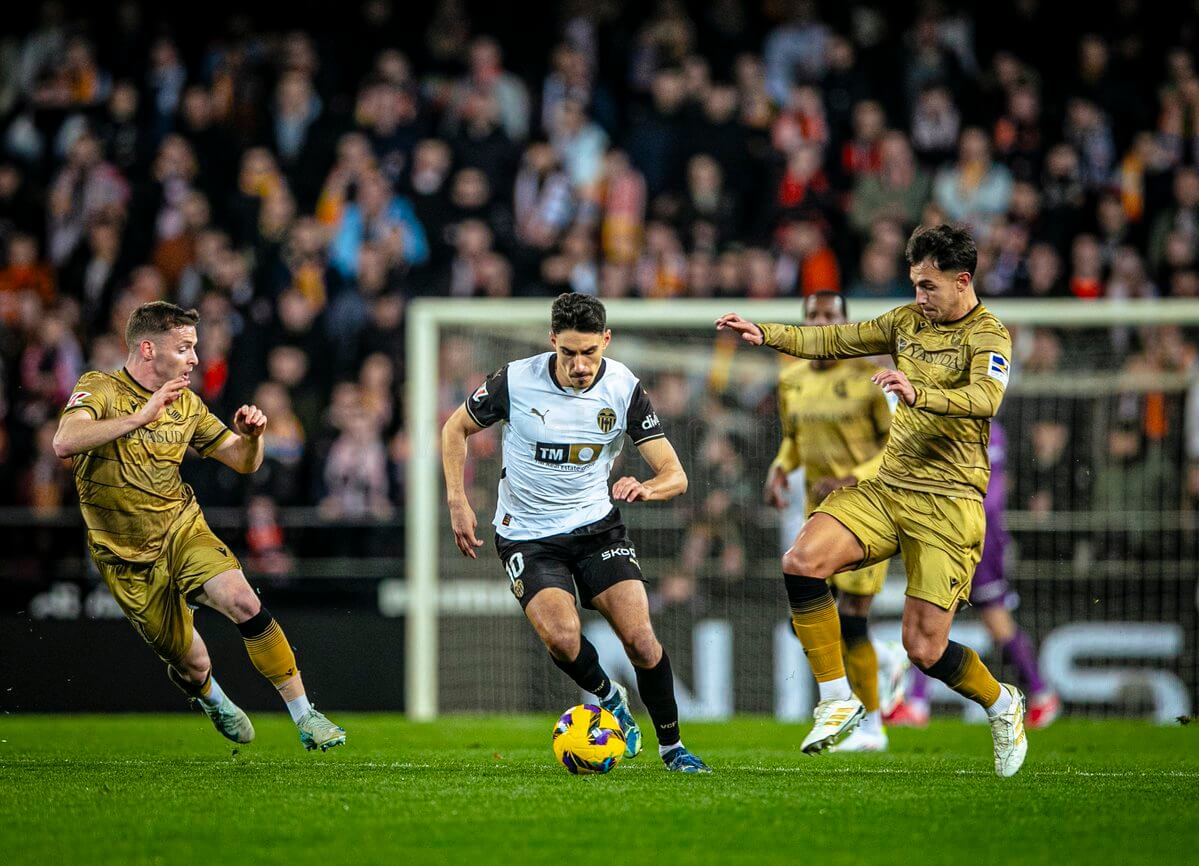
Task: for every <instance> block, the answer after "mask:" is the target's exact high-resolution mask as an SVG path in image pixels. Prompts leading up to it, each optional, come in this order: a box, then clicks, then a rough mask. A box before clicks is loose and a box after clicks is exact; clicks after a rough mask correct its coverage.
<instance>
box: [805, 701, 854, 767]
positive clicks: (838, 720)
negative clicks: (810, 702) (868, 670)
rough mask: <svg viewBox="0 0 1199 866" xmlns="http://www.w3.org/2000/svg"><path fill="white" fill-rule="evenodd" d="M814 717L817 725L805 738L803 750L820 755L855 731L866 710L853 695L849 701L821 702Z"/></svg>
mask: <svg viewBox="0 0 1199 866" xmlns="http://www.w3.org/2000/svg"><path fill="white" fill-rule="evenodd" d="M812 715H813V716H814V717H815V718H816V724H814V725H813V726H812V730H810V731H809V732H808V735H807V736H806V737H804V740H803V745H802V746H801V748H802V749H803V750H804V752H805V753H806V754H809V755H818V754H820V753H821V752H823V751H824V750H825V749H827V748H828V747H829V746H831V745H833V744H834V743H836V742H837V740H839V739H841V738H842V737H844V736H845V735H846V734H848V733H850V732H851V731H853V729H854V728H856V727H857V726H858V722H860V721H862V717H863V716H865V715H866V708H865V707H863V706H862V702H861V701H859V700H858V699H857V698H855V697H853V696H852V695H851V696H850V697H849V699H848V700H843V701H841V700H834V699H830V700H827V701H821V702H820V703H818V704H817V705H816V709H815V711H814V712H813V713H812Z"/></svg>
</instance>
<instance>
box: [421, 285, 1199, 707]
mask: <svg viewBox="0 0 1199 866" xmlns="http://www.w3.org/2000/svg"><path fill="white" fill-rule="evenodd" d="M550 302H551V299H549V298H536V299H503V300H501V299H471V300H458V299H426V298H422V299H417V300H414V301H413V302H412V303H411V304H410V305H409V307H408V310H407V325H406V336H407V339H406V377H407V381H406V403H407V406H406V413H407V425H408V431H409V444H410V456H409V460H408V465H407V486H406V496H405V508H406V514H405V518H406V519H405V527H406V529H405V531H406V539H405V541H406V545H405V547H406V561H405V580H404V582H403V585H402V588H401V590H400V591H399V593H398V596H397V598H398V599H399V601H398V602H397V605H398V606H397V610H400V611H401V612H402V614H403V615H404V616H405V642H406V647H405V694H406V706H407V713H408V715H409V717H410V718H412V719H414V720H420V721H427V720H431V719H434V718H436V717H437V715H438V713H439V709H440V705H441V701H440V700H439V688H440V686H439V665H440V660H439V651H438V647H439V627H438V625H439V616H440V614H441V611H442V606H443V605H442V604H441V602H440V601H439V594H440V593H439V590H440V586H441V578H442V575H441V574H440V570H441V554H442V551H443V550H444V548H443V545H446V544H450V543H451V539H450V538H449V536H448V535H446V537H445V538H443V537H442V535H444V534H445V532H444V529H443V524H442V519H443V518H442V512H443V511H444V510H445V502H444V492H443V491H444V487H443V483H442V480H441V462H440V430H439V425H438V421H439V411H441V407H439V404H438V396H439V388H440V380H441V371H440V370H439V363H440V358H439V354H440V349H441V345H442V339H443V334H444V332H445V331H446V330H447V329H449V328H453V329H459V330H465V331H469V332H470V333H471V334H474V335H476V336H475V339H476V340H477V341H487V340H495V339H497V338H500V337H503V336H504V335H506V334H512V333H515V332H524V333H526V334H528V335H535V334H537V333H538V332H540V334H541V335H547V334H548V330H549V305H550ZM849 303H850V314H851V318H852V319H853V320H854V321H861V320H865V319H869V318H873V317H876V316H878V315H881V314H882V313H884V312H886V311H887V310H889V309H892V308H894V307H895V306H896V305H897V303H896V302H895V301H890V300H865V299H855V298H850V299H849ZM985 303H986V305H987V307H988V308H989V309H991V310H992V311H993V312H994V313H995V314H996V315H997V316H998V317H999V318H1000V319H1001V320H1002V321H1003V322H1004V323H1005V324H1007V325H1009V326H1036V327H1045V328H1054V329H1083V328H1087V329H1110V328H1121V327H1139V326H1154V325H1181V326H1185V327H1191V326H1195V325H1199V302H1196V301H1191V300H1184V299H1168V300H1157V301H1147V300H1137V301H1129V300H1116V301H1089V302H1088V301H1074V300H1050V301H1029V300H994V299H987V300H986V301H985ZM605 307H606V308H607V313H608V322H609V324H610V325H611V327H613V328H614V329H616V330H617V332H618V334H617V337H618V339H619V338H620V337H622V336H623V335H624V334H627V333H629V332H639V333H640V334H641V335H642V337H644V336H645V334H646V333H648V332H654V331H663V332H668V333H673V332H679V331H687V332H690V334H691V339H693V341H694V343H695V345H696V346H699V345H701V344H703V343H704V342H705V339H706V340H707V345H709V346H710V345H711V340H710V337H711V333H714V332H713V331H712V326H713V323H714V321H715V319H716V318H718V317H719V316H720V315H722V314H724V313H726V312H730V311H733V312H737V313H739V314H741V315H743V316H745V317H746V318H750V319H752V320H754V321H781V322H798V321H799V320H800V319H801V317H802V306H801V304H800V303H799V301H798V300H796V299H788V300H772V301H748V300H744V299H720V300H713V299H703V300H699V299H685V300H665V301H650V300H634V299H616V300H609V301H606V302H605ZM705 331H708V332H711V333H709V334H708V337H707V338H705V336H704V332H705ZM536 345H540V346H541V347H543V348H548V346H546V340H545V339H541V340H540V344H537V343H530V346H531V347H532V346H536ZM538 350H539V349H538V348H531V349H530V351H528V352H526V353H525V354H531V353H532V352H533V351H538ZM657 350H658V351H659V352H668V351H670V347H669V346H666V347H663V346H660V345H658V346H657ZM645 351H647V352H648V351H651V349H650V347H649V346H648V345H646V347H645ZM617 355H618V357H619V356H620V355H619V353H617ZM513 357H514V358H515V357H519V356H518V355H514V356H513ZM509 360H510V359H509ZM678 362H679V363H680V364H682V363H685V362H686V359H685V358H682V359H678ZM633 368H634V372H637V366H636V364H635V363H633ZM1017 372H1018V371H1017ZM1080 372H1081V371H1080ZM1150 384H1152V383H1150ZM1066 387H1069V383H1066ZM478 517H479V522H480V525H481V526H483V527H484V529H486V524H487V523H488V522H489V521H490V514H488V513H484V512H480V513H479V514H478ZM486 555H487V554H486V552H485V551H484V552H481V557H485V556H486ZM513 605H514V603H513Z"/></svg>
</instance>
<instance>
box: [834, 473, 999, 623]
mask: <svg viewBox="0 0 1199 866" xmlns="http://www.w3.org/2000/svg"><path fill="white" fill-rule="evenodd" d="M815 511H817V512H823V513H824V514H827V515H829V516H830V517H832V518H834V519H836V520H837V522H839V523H841V524H842V525H843V526H845V528H846V529H848V530H849V531H850V532H852V533H853V534H854V535H855V536H856V537H857V539H858V541H859V542H860V543H861V545H862V549H863V550H865V551H866V556H865V558H864V559H863V560H862V563H861V565H859V566H858V569H864V568H866V567H867V566H872V565H876V564H878V563H883V562H885V561H886V560H888V559H890V558H891V557H892V556H894V555H895V554H896V553H897V552H898V553H900V554H902V556H903V565H904V569H905V570H906V571H907V575H908V589H907V594H908V595H910V596H911V597H913V598H922V599H924V600H925V601H929V602H932V603H933V604H935V605H936V606H937V607H940V608H944V609H945V610H952V609H953V608H954V607H955V606H956V605H957V603H958V602H959V601H961V600H962V599H964V598H968V597H969V595H970V581H971V580H972V579H973V578H974V569H975V568H976V567H977V566H978V561H979V559H980V558H981V557H982V551H983V536H984V534H985V532H986V518H985V517H984V515H983V504H982V502H981V501H979V500H977V499H968V498H966V497H962V496H948V495H945V494H940V493H924V492H922V491H919V490H905V489H902V488H899V487H892V486H891V485H889V484H884V483H883V482H882V481H879V480H878V479H877V478H870V479H867V480H865V481H862V482H861V483H859V484H858V485H857V486H856V487H842V488H841V489H839V490H835V491H833V492H832V493H831V494H829V497H828V498H827V499H825V500H824V502H822V503H821V504H820V505H819V506H818V507H817V508H816V509H815ZM851 573H852V572H851ZM837 577H841V575H837ZM835 579H836V578H834V580H835ZM850 591H851V592H852V591H853V590H850Z"/></svg>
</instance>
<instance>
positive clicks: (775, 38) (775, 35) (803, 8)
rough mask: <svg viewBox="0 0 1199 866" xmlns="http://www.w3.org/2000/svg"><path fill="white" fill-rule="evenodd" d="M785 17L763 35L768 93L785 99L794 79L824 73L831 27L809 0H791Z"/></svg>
mask: <svg viewBox="0 0 1199 866" xmlns="http://www.w3.org/2000/svg"><path fill="white" fill-rule="evenodd" d="M785 5H786V6H787V7H788V14H787V19H786V20H785V21H784V22H782V23H781V24H779V26H778V27H776V28H775V29H774V30H772V31H771V32H770V35H769V36H767V38H766V44H765V46H764V48H763V57H764V58H765V62H766V83H767V87H768V88H769V91H770V96H771V98H772V99H774V101H775V102H776V103H778V104H780V105H781V104H783V103H784V102H786V101H787V94H788V93H789V92H790V89H791V85H792V84H794V83H795V82H796V81H819V80H820V79H821V78H822V77H823V76H824V69H825V63H826V60H827V57H828V52H827V50H826V49H827V45H828V41H829V37H830V30H829V27H828V25H827V24H825V23H824V22H823V21H821V20H820V19H819V18H818V17H817V14H816V4H815V3H812V2H810V0H790V2H788V3H787V4H785Z"/></svg>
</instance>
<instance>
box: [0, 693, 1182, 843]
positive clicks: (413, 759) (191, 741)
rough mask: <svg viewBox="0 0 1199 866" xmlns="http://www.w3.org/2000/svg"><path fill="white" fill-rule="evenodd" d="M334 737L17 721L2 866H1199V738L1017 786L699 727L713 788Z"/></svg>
mask: <svg viewBox="0 0 1199 866" xmlns="http://www.w3.org/2000/svg"><path fill="white" fill-rule="evenodd" d="M333 715H334V717H335V718H337V719H339V720H340V721H342V722H343V724H345V725H346V727H347V728H348V729H349V744H348V745H347V746H345V747H343V748H339V749H335V750H333V751H331V752H329V753H327V754H320V753H305V752H303V751H302V749H301V748H300V746H299V743H298V741H297V740H296V736H295V731H294V729H293V728H292V726H291V725H290V723H289V722H288V721H287V720H286V718H285V717H282V716H270V715H259V716H258V717H257V718H256V719H255V722H256V725H257V727H258V740H257V741H256V742H255V743H254V744H252V745H251V746H248V747H243V748H241V749H240V750H239V751H237V753H236V754H235V753H234V750H233V748H232V747H231V746H230V745H226V743H225V741H224V740H222V739H220V738H219V737H218V736H217V735H216V733H215V732H213V731H212V730H211V729H210V728H208V722H207V720H206V719H204V718H203V716H201V715H199V714H198V713H197V714H195V715H186V716H185V715H178V716H132V715H131V716H76V717H22V716H5V717H2V718H0V740H2V741H3V742H0V840H3V846H2V849H0V858H2V861H0V862H3V863H4V866H11V864H14V863H38V864H40V866H51V864H58V863H122V864H126V863H164V864H180V863H206V864H213V863H221V864H226V863H227V864H243V863H245V864H256V863H286V864H292V866H294V864H300V863H321V864H334V863H402V864H415V863H477V864H494V863H521V864H539V863H554V864H562V863H564V862H569V861H570V860H581V861H584V862H589V863H598V864H607V863H612V864H617V866H626V864H642V863H645V864H650V863H653V864H675V863H743V864H769V863H788V864H820V866H832V864H860V863H884V864H906V863H915V864H921V866H933V864H942V863H944V864H955V866H956V864H961V863H970V862H974V863H978V862H985V863H1019V864H1021V866H1028V864H1041V863H1045V864H1050V863H1052V864H1055V866H1056V864H1063V863H1119V864H1136V863H1152V864H1155V866H1162V864H1175V863H1186V862H1190V863H1194V862H1199V724H1194V725H1189V726H1172V727H1164V728H1162V727H1153V726H1151V725H1148V724H1143V723H1133V722H1105V723H1102V722H1092V723H1088V722H1069V721H1066V722H1059V723H1058V724H1057V725H1055V726H1054V727H1052V728H1050V729H1048V730H1046V731H1034V732H1033V733H1032V736H1031V741H1030V742H1031V748H1030V752H1029V757H1028V762H1027V763H1026V764H1025V766H1024V769H1023V770H1022V771H1021V773H1020V774H1019V775H1018V776H1016V777H1015V778H1013V779H1008V780H1001V779H998V778H996V777H995V776H994V775H993V773H992V770H991V744H990V736H989V732H988V730H987V728H986V727H985V726H975V725H964V724H960V723H957V722H951V721H942V722H934V724H933V725H932V726H930V727H929V728H928V729H927V730H923V731H916V730H898V731H892V732H891V734H892V751H891V752H890V753H888V754H885V755H862V756H848V755H845V756H842V755H829V756H823V757H819V758H810V757H807V756H805V755H803V754H801V753H800V752H799V749H798V744H799V741H800V738H801V737H802V734H803V728H801V727H795V726H785V725H779V724H777V723H775V722H774V721H769V720H765V719H755V718H741V719H737V720H736V721H733V722H730V723H725V724H688V725H686V726H685V735H686V741H687V744H688V745H689V746H690V747H691V748H693V749H694V750H695V751H696V752H697V753H699V754H700V755H702V756H703V757H704V758H705V759H706V760H707V761H708V762H709V763H710V764H711V765H712V766H713V768H714V769H715V770H716V773H715V774H714V775H712V776H708V777H696V776H677V775H673V774H668V773H666V772H665V771H664V769H663V767H662V765H661V762H660V761H659V760H658V758H657V757H656V755H654V754H652V750H653V748H654V747H653V746H652V745H650V746H649V747H648V749H647V752H646V754H644V755H642V756H641V757H640V758H638V759H637V760H635V761H628V762H625V763H623V764H622V765H621V766H620V767H619V768H617V770H616V771H615V772H613V773H612V774H610V775H608V776H599V777H588V778H575V777H572V776H569V775H568V774H567V773H566V772H565V771H564V770H563V769H562V768H561V767H560V766H558V765H556V764H555V763H554V760H553V755H552V753H551V751H550V728H551V726H552V724H553V722H554V719H553V718H550V717H549V716H547V717H545V718H529V717H520V718H502V717H481V718H463V717H454V718H450V719H446V720H443V721H441V722H438V723H437V724H433V725H417V724H411V723H409V722H406V721H404V720H403V719H401V718H397V717H394V716H384V715H348V716H341V715H339V714H336V713H335V714H333Z"/></svg>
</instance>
